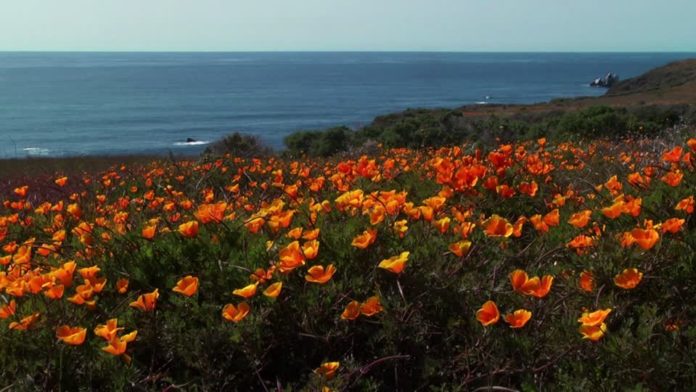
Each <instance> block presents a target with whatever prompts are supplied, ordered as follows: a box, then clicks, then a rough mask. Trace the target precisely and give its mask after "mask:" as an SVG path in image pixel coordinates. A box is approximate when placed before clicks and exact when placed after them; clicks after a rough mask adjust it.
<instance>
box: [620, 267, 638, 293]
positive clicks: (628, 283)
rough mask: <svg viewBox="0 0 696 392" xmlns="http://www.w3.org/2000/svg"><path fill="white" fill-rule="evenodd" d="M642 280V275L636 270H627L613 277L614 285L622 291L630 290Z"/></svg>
mask: <svg viewBox="0 0 696 392" xmlns="http://www.w3.org/2000/svg"><path fill="white" fill-rule="evenodd" d="M642 279H643V273H642V272H640V271H638V269H637V268H627V269H625V270H623V271H622V272H621V273H620V274H617V275H616V276H615V277H614V284H615V285H617V286H618V287H621V288H622V289H626V290H630V289H633V288H635V287H636V286H638V283H640V281H641V280H642Z"/></svg>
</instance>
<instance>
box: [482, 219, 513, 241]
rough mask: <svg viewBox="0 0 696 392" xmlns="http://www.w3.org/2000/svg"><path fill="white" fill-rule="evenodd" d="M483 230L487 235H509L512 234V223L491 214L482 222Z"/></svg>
mask: <svg viewBox="0 0 696 392" xmlns="http://www.w3.org/2000/svg"><path fill="white" fill-rule="evenodd" d="M483 227H484V229H483V231H484V232H485V233H486V235H487V236H489V237H505V238H507V237H510V236H511V235H512V231H513V228H512V225H511V224H510V222H508V221H507V219H505V218H501V217H500V216H498V215H493V216H491V217H490V218H488V219H487V220H486V221H484V222H483Z"/></svg>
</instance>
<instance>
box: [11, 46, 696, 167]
mask: <svg viewBox="0 0 696 392" xmlns="http://www.w3.org/2000/svg"><path fill="white" fill-rule="evenodd" d="M694 56H695V55H694V54H684V53H681V54H680V53H660V54H648V53H636V54H631V53H621V54H608V53H601V54H587V53H583V54H570V53H563V54H561V53H543V54H542V53H486V54H483V53H0V157H19V158H21V157H27V156H36V155H48V156H66V155H86V154H121V153H167V152H169V151H171V152H173V153H175V154H188V153H197V152H199V151H201V150H202V149H203V148H204V147H205V143H207V142H210V141H213V140H215V139H218V138H220V137H222V136H223V135H225V134H227V133H230V132H232V131H241V132H245V133H250V134H255V135H258V136H260V137H261V138H262V139H263V140H265V141H266V143H268V144H269V145H271V146H273V147H276V148H281V147H282V140H283V137H284V136H285V135H287V134H289V133H291V132H293V131H297V130H301V129H318V128H325V127H330V126H335V125H348V126H351V127H358V126H360V125H363V124H366V123H369V122H370V121H371V120H372V119H373V118H374V117H375V116H377V115H380V114H386V113H389V112H394V111H400V110H404V109H407V108H416V107H424V108H434V107H451V108H454V107H457V106H461V105H465V104H473V103H480V104H483V103H485V102H489V103H533V102H540V101H547V100H549V99H552V98H559V97H571V96H589V95H599V94H602V93H604V91H603V90H600V89H593V88H590V87H588V86H587V83H588V82H589V81H590V80H592V79H594V78H595V77H598V76H601V75H604V74H605V73H607V72H610V71H611V72H616V73H618V74H619V75H620V76H621V77H622V78H627V77H631V76H636V75H638V74H640V73H643V72H645V71H647V70H649V69H651V68H653V67H656V66H659V65H663V64H666V63H668V62H670V61H673V60H678V59H682V58H687V57H694ZM187 138H192V139H195V140H196V141H198V142H197V143H186V140H187Z"/></svg>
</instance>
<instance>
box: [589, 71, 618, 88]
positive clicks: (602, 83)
mask: <svg viewBox="0 0 696 392" xmlns="http://www.w3.org/2000/svg"><path fill="white" fill-rule="evenodd" d="M618 81H619V75H617V74H615V73H613V72H609V73H608V74H606V75H604V77H603V78H597V79H595V80H593V81H592V82H591V83H590V86H591V87H604V88H609V87H611V86H613V85H614V84H616V83H617V82H618Z"/></svg>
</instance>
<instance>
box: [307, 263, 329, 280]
mask: <svg viewBox="0 0 696 392" xmlns="http://www.w3.org/2000/svg"><path fill="white" fill-rule="evenodd" d="M335 273H336V267H334V265H333V264H329V266H328V267H326V269H324V266H323V265H315V266H312V267H311V268H310V269H309V270H307V275H305V280H306V281H307V282H311V283H319V284H324V283H326V282H328V281H329V280H330V279H331V277H332V276H333V275H334V274H335Z"/></svg>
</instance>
